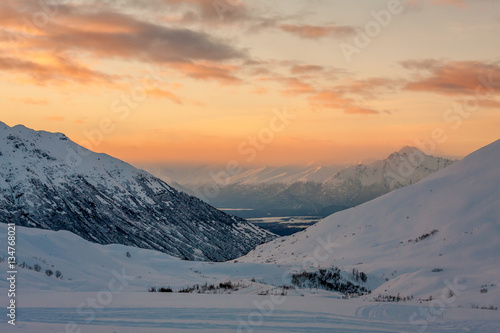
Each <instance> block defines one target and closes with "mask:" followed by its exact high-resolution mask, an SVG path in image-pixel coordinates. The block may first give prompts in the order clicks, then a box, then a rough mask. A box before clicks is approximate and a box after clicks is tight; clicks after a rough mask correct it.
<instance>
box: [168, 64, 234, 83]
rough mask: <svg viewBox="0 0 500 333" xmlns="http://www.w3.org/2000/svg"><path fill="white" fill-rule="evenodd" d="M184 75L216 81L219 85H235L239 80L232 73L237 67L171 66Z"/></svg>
mask: <svg viewBox="0 0 500 333" xmlns="http://www.w3.org/2000/svg"><path fill="white" fill-rule="evenodd" d="M171 66H172V67H173V68H176V69H177V70H179V71H180V72H182V73H183V74H184V75H186V76H189V77H191V78H194V79H198V80H216V81H219V82H221V83H225V84H227V83H237V82H240V81H241V80H240V79H239V78H237V77H236V76H235V75H234V73H236V72H237V71H238V67H237V66H231V65H219V64H215V63H194V62H193V63H176V64H172V65H171Z"/></svg>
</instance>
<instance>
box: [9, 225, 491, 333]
mask: <svg viewBox="0 0 500 333" xmlns="http://www.w3.org/2000/svg"><path fill="white" fill-rule="evenodd" d="M16 231H17V244H16V247H17V249H18V252H17V258H18V263H19V265H18V269H17V271H18V273H17V279H16V283H17V292H16V293H17V296H16V300H17V304H18V308H17V322H16V326H15V327H14V326H12V325H9V324H7V319H8V317H6V316H2V317H1V318H0V331H1V332H6V333H10V332H13V333H15V332H23V333H41V332H71V331H72V332H96V333H97V332H98V333H114V332H121V333H126V332H130V333H132V332H134V333H135V332H138V331H140V332H150V333H156V332H183V333H191V332H207V333H208V332H213V333H216V332H217V333H218V332H271V333H278V332H280V333H288V332H301V333H302V332H307V333H310V332H318V333H322V332H345V333H348V332H349V333H357V332H363V333H367V332H380V333H382V332H383V333H394V332H424V331H425V332H429V333H442V332H450V333H451V332H454V333H455V332H469V333H471V332H475V333H483V332H498V330H499V329H500V320H499V318H498V313H497V311H489V310H478V309H471V307H470V300H471V298H470V295H469V294H475V293H477V291H476V292H474V291H473V290H472V291H465V292H464V293H463V294H461V295H460V297H457V301H456V302H455V303H453V304H446V305H445V307H444V308H442V309H441V308H439V307H438V308H437V310H436V311H438V314H439V316H438V317H436V313H435V312H432V311H433V310H434V309H433V308H431V307H430V304H432V303H431V302H423V303H421V302H419V301H418V300H414V301H408V302H404V303H402V302H399V304H396V303H376V302H373V301H372V298H371V297H370V298H369V297H362V298H352V299H341V298H340V297H339V295H338V294H335V293H328V292H324V291H321V290H304V289H298V290H289V291H288V293H287V294H286V295H278V296H276V295H262V294H261V291H263V290H268V288H270V287H271V288H272V286H271V285H269V284H276V285H280V284H282V283H285V282H286V280H287V277H288V276H289V275H288V272H289V271H290V270H293V269H295V268H296V267H294V265H283V266H280V265H270V264H256V263H230V262H224V263H210V262H200V261H185V260H180V259H179V258H174V257H172V256H169V255H167V254H164V253H160V252H157V251H154V250H144V249H139V248H136V247H130V246H124V245H100V244H95V243H91V242H88V241H85V240H83V239H82V238H80V237H79V236H76V235H75V234H72V233H70V232H67V231H57V232H56V231H51V230H43V229H34V228H24V227H17V229H16ZM6 233H7V226H6V225H5V224H0V234H2V235H5V234H6ZM0 247H2V248H5V247H6V239H5V238H0ZM127 252H129V253H130V256H127ZM23 263H25V264H26V266H24V268H23ZM35 265H40V267H41V269H40V272H36V271H34V270H33V269H31V270H30V269H29V268H27V266H30V267H32V268H33V267H34V266H35ZM46 269H51V270H53V271H54V272H57V271H60V272H61V274H62V277H61V278H56V277H55V276H54V275H52V276H50V277H49V276H47V275H46V274H45V270H46ZM7 270H8V269H7V261H0V293H1V294H4V295H6V294H7V289H8V288H9V285H8V283H7V280H6V275H7V273H6V272H7ZM252 278H255V279H256V280H257V281H258V282H257V283H253V282H252V281H251V280H250V279H252ZM222 281H233V282H235V281H242V283H245V284H249V285H250V287H248V288H244V289H242V290H239V291H235V292H232V294H231V295H229V294H222V295H221V294H214V295H206V294H181V293H150V292H147V289H148V288H150V287H152V286H157V287H160V286H163V287H168V286H170V287H172V288H173V289H174V290H178V289H179V288H181V287H185V286H189V285H192V284H195V283H196V284H203V283H205V282H208V283H209V284H212V283H218V282H222ZM259 281H263V282H264V283H260V282H259ZM266 284H267V285H266ZM467 292H468V293H469V294H467ZM372 295H373V294H372ZM483 301H484V300H483ZM480 304H484V303H480ZM70 323H71V324H72V325H69V324H70ZM68 325H69V326H68Z"/></svg>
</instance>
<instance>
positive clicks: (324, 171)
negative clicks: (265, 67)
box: [151, 147, 453, 217]
mask: <svg viewBox="0 0 500 333" xmlns="http://www.w3.org/2000/svg"><path fill="white" fill-rule="evenodd" d="M452 163H453V161H452V160H449V159H446V158H442V157H434V156H430V155H426V154H424V153H422V152H421V151H420V150H418V149H417V148H414V147H404V148H403V149H401V150H400V151H398V152H395V153H393V154H391V155H390V156H388V157H387V158H386V159H383V160H378V161H374V162H371V163H368V164H358V165H354V166H349V167H344V168H342V169H341V168H340V167H339V166H330V167H325V166H308V167H282V168H272V167H268V168H256V169H244V170H242V172H241V173H238V174H235V175H233V176H231V177H230V176H229V174H228V172H227V171H225V170H220V169H217V168H214V167H197V168H183V170H182V171H181V170H178V169H177V168H172V169H168V168H152V169H151V172H153V173H155V174H156V175H157V176H159V177H164V179H174V178H175V181H176V183H175V184H173V186H176V188H177V189H179V190H181V191H185V192H187V193H189V194H194V195H197V196H198V197H200V198H202V199H203V200H205V201H207V202H209V203H210V204H212V205H214V206H215V207H220V208H247V209H251V210H244V211H239V212H236V213H235V214H240V215H241V216H243V217H263V216H292V215H299V216H300V215H308V216H311V215H315V216H323V217H325V216H328V215H330V214H332V213H334V212H337V211H340V210H343V209H346V208H349V207H352V206H355V205H359V204H361V203H364V202H366V201H369V200H371V199H374V198H376V197H379V196H381V195H383V194H386V193H388V192H390V191H392V190H394V189H397V188H400V187H403V186H406V185H410V184H413V183H416V182H418V181H419V180H421V179H423V178H424V177H426V176H428V175H430V174H432V173H434V172H436V171H438V170H441V169H443V168H445V167H447V166H448V165H450V164H452ZM176 177H177V178H176ZM214 189H216V190H214Z"/></svg>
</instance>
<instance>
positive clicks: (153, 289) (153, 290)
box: [148, 287, 156, 293]
mask: <svg viewBox="0 0 500 333" xmlns="http://www.w3.org/2000/svg"><path fill="white" fill-rule="evenodd" d="M148 291H149V292H150V293H155V292H156V287H151V288H149V289H148Z"/></svg>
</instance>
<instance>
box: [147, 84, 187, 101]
mask: <svg viewBox="0 0 500 333" xmlns="http://www.w3.org/2000/svg"><path fill="white" fill-rule="evenodd" d="M148 96H154V97H158V98H166V99H169V100H171V101H172V102H174V103H177V104H183V101H182V99H181V98H180V97H179V96H177V95H176V94H174V93H172V92H170V91H167V90H164V89H160V88H153V89H150V90H148Z"/></svg>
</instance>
